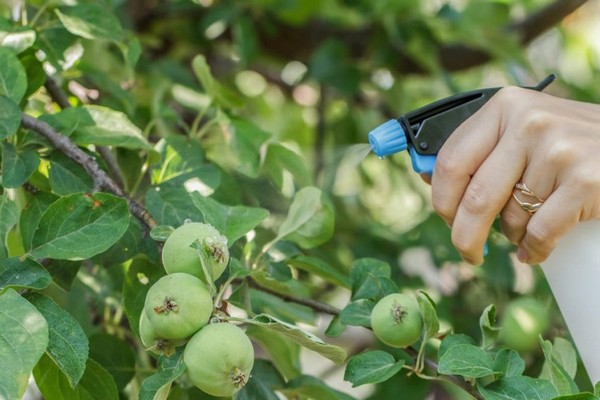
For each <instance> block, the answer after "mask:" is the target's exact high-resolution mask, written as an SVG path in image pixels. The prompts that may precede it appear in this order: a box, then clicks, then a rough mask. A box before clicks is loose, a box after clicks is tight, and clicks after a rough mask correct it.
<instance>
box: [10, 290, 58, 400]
mask: <svg viewBox="0 0 600 400" xmlns="http://www.w3.org/2000/svg"><path fill="white" fill-rule="evenodd" d="M47 345H48V325H47V324H46V320H45V319H44V317H43V316H42V314H40V313H39V311H38V310H36V309H35V307H34V306H32V305H31V304H29V302H28V301H27V300H25V299H24V298H22V297H21V296H19V294H18V293H17V292H15V291H14V290H12V289H8V290H7V291H6V292H4V293H3V294H2V295H0V398H2V399H20V398H21V397H22V396H23V393H24V392H25V389H26V388H27V381H28V380H29V376H30V375H31V371H32V370H33V367H35V364H36V363H37V362H38V360H39V359H40V357H41V356H42V355H43V354H44V350H45V349H46V346H47Z"/></svg>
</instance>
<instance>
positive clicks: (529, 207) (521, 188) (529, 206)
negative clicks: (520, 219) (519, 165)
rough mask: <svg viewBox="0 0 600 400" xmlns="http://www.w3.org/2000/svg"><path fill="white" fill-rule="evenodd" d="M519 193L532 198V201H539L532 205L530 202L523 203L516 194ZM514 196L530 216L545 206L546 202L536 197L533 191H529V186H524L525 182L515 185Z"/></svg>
mask: <svg viewBox="0 0 600 400" xmlns="http://www.w3.org/2000/svg"><path fill="white" fill-rule="evenodd" d="M517 191H518V192H520V193H521V194H522V195H523V196H527V197H531V198H532V199H535V200H537V203H533V202H531V203H530V202H527V201H522V200H521V199H519V197H518V196H517V194H516V192H517ZM512 196H513V197H514V199H515V200H516V201H517V203H519V205H520V206H521V208H522V209H523V210H525V211H527V212H528V213H529V214H533V213H535V212H536V211H537V210H539V209H540V207H541V206H542V204H544V200H542V199H540V198H539V197H538V196H536V195H535V193H533V192H532V191H531V189H529V188H528V187H527V185H526V184H524V183H523V182H519V183H517V184H516V185H515V190H514V191H513V194H512Z"/></svg>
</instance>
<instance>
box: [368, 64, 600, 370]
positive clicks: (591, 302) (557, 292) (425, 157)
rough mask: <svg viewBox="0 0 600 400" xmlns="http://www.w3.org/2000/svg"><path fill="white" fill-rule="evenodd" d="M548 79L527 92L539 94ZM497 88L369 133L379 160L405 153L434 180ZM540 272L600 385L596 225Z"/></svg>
mask: <svg viewBox="0 0 600 400" xmlns="http://www.w3.org/2000/svg"><path fill="white" fill-rule="evenodd" d="M554 79H555V76H554V75H550V76H548V77H547V78H546V79H544V80H543V81H542V82H540V83H539V84H538V85H537V86H535V87H529V88H528V89H531V90H538V91H541V90H543V89H544V88H545V87H546V86H548V85H549V84H550V83H552V81H554ZM498 90H500V88H488V89H480V90H474V91H470V92H464V93H459V94H457V95H454V96H451V97H447V98H445V99H442V100H438V101H436V102H433V103H431V104H428V105H426V106H424V107H421V108H419V109H417V110H414V111H411V112H408V113H407V114H405V115H402V116H401V117H399V118H397V119H392V120H389V121H387V122H386V123H384V124H382V125H380V126H379V127H377V128H375V129H374V130H372V131H371V132H370V133H369V143H370V144H371V147H372V149H373V152H374V153H375V154H376V155H377V156H378V157H384V156H387V155H391V154H394V153H398V152H400V151H404V150H408V152H409V154H410V158H411V161H412V166H413V169H414V170H415V171H416V172H418V173H426V174H430V175H431V174H432V173H433V169H434V166H435V160H436V155H437V153H438V152H439V150H440V148H441V147H442V145H443V144H444V143H445V142H446V139H447V138H448V137H449V136H450V135H451V134H452V133H453V132H454V130H455V129H456V128H458V126H459V125H460V124H461V123H462V122H463V121H465V120H466V119H467V118H469V117H470V116H471V115H473V114H474V113H475V112H476V111H477V110H479V109H480V108H481V106H483V105H484V104H485V103H486V102H487V101H488V100H489V99H490V98H491V97H492V96H493V95H494V94H495V93H496V92H497V91H498ZM542 270H543V271H544V274H545V276H546V279H547V281H548V283H549V285H550V289H551V290H552V293H553V295H554V297H555V299H556V302H557V304H558V307H559V308H560V310H561V312H562V314H563V317H564V319H565V322H566V324H567V327H568V328H569V332H570V333H571V336H572V338H573V341H574V342H575V346H576V347H577V349H578V351H579V354H580V356H581V359H582V361H583V364H584V366H585V368H586V370H587V373H588V375H589V377H590V379H591V381H592V382H597V381H600V339H599V338H598V333H600V318H596V316H595V315H596V312H598V310H599V309H600V287H599V286H600V221H592V222H585V223H580V224H578V226H577V227H576V228H575V229H574V230H573V231H572V232H571V233H570V234H568V235H566V236H565V237H564V238H562V240H561V241H560V243H559V244H558V246H557V248H556V249H555V250H554V251H553V253H552V254H551V256H550V257H549V258H548V259H547V260H546V261H545V262H544V263H542Z"/></svg>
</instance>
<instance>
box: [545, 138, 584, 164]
mask: <svg viewBox="0 0 600 400" xmlns="http://www.w3.org/2000/svg"><path fill="white" fill-rule="evenodd" d="M574 150H575V149H573V145H572V144H571V143H569V142H567V141H562V140H558V141H553V142H552V143H551V144H550V145H548V149H547V150H546V157H547V159H548V162H549V164H551V165H555V166H557V167H564V166H568V165H570V164H571V163H572V162H573V161H574V159H575V158H576V157H577V153H576V152H575V151H574Z"/></svg>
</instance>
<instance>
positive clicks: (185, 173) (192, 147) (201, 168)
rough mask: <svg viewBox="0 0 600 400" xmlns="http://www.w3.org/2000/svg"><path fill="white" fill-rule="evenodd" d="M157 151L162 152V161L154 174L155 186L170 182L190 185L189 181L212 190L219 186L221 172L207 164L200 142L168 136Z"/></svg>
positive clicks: (160, 143)
mask: <svg viewBox="0 0 600 400" xmlns="http://www.w3.org/2000/svg"><path fill="white" fill-rule="evenodd" d="M155 150H157V151H159V152H160V156H161V160H160V163H159V164H158V165H157V168H155V169H154V170H153V172H152V183H153V184H155V185H158V184H162V183H163V182H167V181H168V182H169V183H170V184H173V185H181V184H186V185H189V183H187V181H191V182H194V181H199V182H198V183H200V184H202V185H203V186H208V187H209V188H212V189H215V188H217V187H218V186H219V184H220V180H221V176H220V172H219V170H218V169H217V168H216V167H215V166H214V165H211V164H207V163H206V160H205V158H204V148H203V147H202V145H201V144H200V142H199V141H197V140H193V139H190V138H188V137H185V136H168V137H166V138H165V139H164V140H162V141H160V142H159V143H158V144H157V145H156V147H155ZM158 167H160V168H158Z"/></svg>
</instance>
